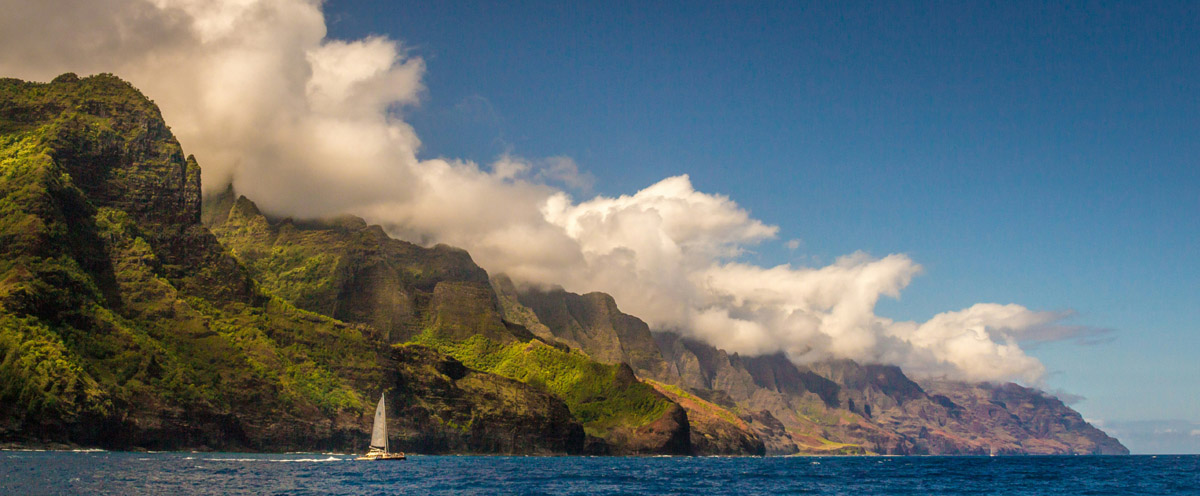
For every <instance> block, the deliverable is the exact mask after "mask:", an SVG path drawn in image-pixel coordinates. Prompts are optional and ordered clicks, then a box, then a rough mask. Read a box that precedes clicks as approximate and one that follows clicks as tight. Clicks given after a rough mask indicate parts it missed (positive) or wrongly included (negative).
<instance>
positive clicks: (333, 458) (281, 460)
mask: <svg viewBox="0 0 1200 496" xmlns="http://www.w3.org/2000/svg"><path fill="white" fill-rule="evenodd" d="M191 459H192V458H191V457H188V458H185V460H191ZM199 460H200V461H205V462H275V463H318V462H341V461H346V460H349V458H338V457H336V456H330V457H328V458H199Z"/></svg>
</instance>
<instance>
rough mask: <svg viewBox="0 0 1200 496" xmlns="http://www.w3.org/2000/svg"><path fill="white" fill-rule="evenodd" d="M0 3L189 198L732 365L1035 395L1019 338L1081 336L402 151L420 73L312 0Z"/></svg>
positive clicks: (714, 229)
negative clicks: (574, 300) (745, 360)
mask: <svg viewBox="0 0 1200 496" xmlns="http://www.w3.org/2000/svg"><path fill="white" fill-rule="evenodd" d="M6 3H10V4H14V5H8V6H6V9H7V13H6V15H5V16H3V18H0V44H2V45H3V46H4V47H5V49H4V50H3V53H2V54H0V74H3V75H6V76H15V77H22V78H27V79H38V80H47V79H49V78H52V77H54V76H55V75H57V74H59V73H62V72H66V71H74V72H79V73H93V72H112V73H115V74H117V75H119V76H121V77H123V78H126V79H128V80H130V81H131V82H132V83H133V84H134V85H135V86H137V87H139V88H140V89H142V91H143V92H145V93H146V94H147V95H148V96H150V97H151V98H153V99H154V100H155V101H156V102H157V103H158V104H159V105H160V106H161V108H162V111H163V114H164V116H165V118H166V120H167V122H168V123H170V124H171V125H172V126H174V128H173V130H174V132H175V133H176V135H177V136H178V137H179V139H180V141H181V142H182V144H183V146H184V148H185V150H187V151H189V152H190V153H194V154H195V155H196V156H197V158H198V159H199V161H200V163H201V165H202V166H203V168H204V177H203V182H204V185H205V187H206V188H208V189H209V190H216V189H220V188H223V187H224V186H225V185H226V184H228V183H229V182H230V181H232V183H233V184H234V185H235V188H236V189H237V190H238V191H239V192H240V193H243V194H245V195H247V196H249V197H251V198H253V199H254V200H255V201H256V202H257V203H258V204H259V205H260V206H261V207H262V208H263V209H264V210H266V211H268V212H271V213H274V214H280V215H292V216H298V217H312V216H324V215H333V214H340V213H352V214H356V215H360V216H362V217H364V218H366V219H367V220H368V221H370V222H372V223H378V224H382V225H384V226H385V227H386V228H387V229H388V230H389V231H390V232H391V233H392V234H393V235H396V236H398V237H401V238H404V239H408V240H412V241H417V242H421V243H437V242H441V243H448V244H452V245H456V246H461V247H463V248H466V249H467V250H469V251H470V252H471V254H472V256H473V257H474V258H475V259H476V261H477V262H479V264H480V265H481V266H483V267H484V268H486V269H488V270H489V271H492V272H506V273H508V274H510V275H511V276H512V277H513V278H514V279H516V280H518V281H523V282H524V283H527V284H536V285H549V284H561V285H563V286H564V287H566V288H567V289H569V290H572V291H577V292H586V291H605V292H608V293H610V294H612V295H614V297H615V298H616V299H617V301H618V303H619V304H620V305H621V307H622V309H623V310H625V311H627V312H629V313H632V314H634V315H637V316H639V317H642V318H643V319H646V320H648V321H649V322H650V323H651V324H652V325H654V326H658V327H663V328H673V329H678V330H680V331H682V332H688V333H692V334H694V335H695V336H697V337H700V338H702V339H704V340H706V341H708V342H710V343H712V344H714V345H716V346H719V347H722V348H725V349H728V350H730V351H736V352H741V353H749V354H757V353H769V352H775V351H784V352H786V353H788V354H789V356H791V357H792V358H793V359H794V360H797V361H805V360H812V359H819V358H822V357H827V356H840V357H849V358H854V359H858V360H862V361H868V362H886V363H895V364H899V365H901V366H903V367H905V368H906V370H909V371H912V372H915V373H918V374H925V375H938V376H948V377H957V378H965V379H971V380H1019V381H1022V382H1025V383H1037V382H1039V381H1040V380H1041V379H1042V377H1043V376H1044V374H1045V367H1044V366H1043V365H1042V364H1041V363H1040V362H1039V361H1038V360H1037V359H1035V358H1033V357H1031V356H1029V355H1027V354H1026V353H1025V352H1024V351H1023V350H1022V348H1021V343H1022V342H1023V341H1025V342H1039V341H1047V340H1063V339H1072V338H1076V337H1079V336H1085V335H1088V334H1089V333H1091V332H1092V331H1091V330H1089V329H1084V328H1079V327H1071V326H1063V325H1059V322H1061V321H1062V319H1064V318H1066V317H1068V316H1069V314H1065V313H1057V312H1036V311H1031V310H1029V309H1027V308H1025V307H1022V306H1020V305H1012V304H1010V305H995V304H978V305H974V306H972V307H970V308H967V309H964V310H960V311H952V312H946V313H942V314H939V315H937V316H935V317H933V318H932V319H930V320H929V321H927V322H923V323H919V322H894V321H891V320H889V319H886V318H883V317H879V316H877V315H875V313H874V309H875V305H876V303H877V302H878V300H879V298H880V297H883V296H888V297H898V296H899V294H900V291H901V290H903V289H904V288H905V287H906V286H907V285H908V284H909V282H910V281H911V280H912V278H913V277H914V276H916V275H917V274H919V273H920V271H921V268H920V266H919V265H918V264H917V263H916V262H914V261H913V260H911V259H910V258H909V257H907V256H905V255H900V254H894V255H889V256H885V257H882V258H875V257H871V256H869V255H866V254H862V253H855V254H851V255H847V256H845V257H842V258H840V259H838V260H837V261H836V262H835V263H833V264H832V265H829V266H826V267H816V268H810V267H794V266H789V265H780V266H776V267H769V268H768V267H759V266H754V265H750V264H746V263H744V262H741V261H739V256H740V255H741V254H742V253H743V252H744V251H745V250H747V249H748V248H749V247H752V246H754V245H755V244H757V243H760V242H762V241H764V240H770V239H774V238H775V237H776V236H777V235H778V231H779V229H778V228H777V227H775V226H771V225H768V224H765V223H763V222H762V221H760V220H757V219H755V218H753V217H752V216H751V215H750V213H749V212H747V211H746V210H745V209H743V208H741V207H740V206H738V204H737V203H736V202H735V201H734V200H733V199H730V198H728V197H725V196H722V195H720V194H714V193H706V192H700V191H696V190H695V188H694V187H693V185H692V184H691V182H690V180H689V179H688V177H687V176H676V177H669V178H665V179H663V180H661V181H659V182H658V183H656V184H653V185H650V186H648V187H646V188H644V189H642V190H641V191H637V192H635V193H632V194H627V195H622V196H618V197H615V198H613V197H595V198H591V199H586V200H578V199H575V198H573V197H572V196H571V195H570V194H568V193H567V192H566V191H564V190H563V189H561V188H560V187H559V186H565V187H567V188H571V190H572V191H581V190H582V191H586V190H587V189H588V187H589V186H590V184H591V181H592V178H591V177H590V176H589V175H588V174H586V172H582V171H580V170H579V168H578V166H577V165H576V164H575V163H574V162H573V161H572V160H571V159H570V158H568V157H550V158H545V159H535V160H530V159H525V158H521V157H516V156H505V157H500V158H499V159H498V160H497V161H496V162H495V163H493V164H486V165H482V166H481V165H480V164H476V163H473V162H469V161H461V160H454V159H433V160H421V159H419V158H418V150H419V149H420V146H421V142H420V139H419V138H418V136H417V133H416V132H415V131H414V129H413V128H412V127H411V126H410V125H408V124H407V123H406V122H405V121H404V110H405V108H406V107H407V106H411V105H416V104H418V103H419V101H420V99H421V95H422V93H423V92H424V91H425V88H424V87H423V84H422V78H423V75H424V72H425V64H424V62H423V60H422V59H421V58H420V57H419V56H415V55H413V54H412V53H411V52H409V51H408V50H407V49H406V48H405V47H404V46H403V45H401V44H400V43H398V42H396V41H394V40H391V39H388V38H384V37H370V38H365V39H360V40H349V41H346V40H332V39H328V38H326V27H325V19H324V16H323V14H322V12H321V9H320V2H318V1H305V0H223V1H205V0H127V1H118V0H98V1H83V0H79V1H68V0H52V1H46V2H6ZM797 234H801V233H797ZM794 244H795V245H796V246H798V245H799V241H796V242H795V243H794Z"/></svg>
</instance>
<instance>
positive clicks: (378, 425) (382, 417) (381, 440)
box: [371, 394, 388, 453]
mask: <svg viewBox="0 0 1200 496" xmlns="http://www.w3.org/2000/svg"><path fill="white" fill-rule="evenodd" d="M385 409H386V406H385V403H384V400H383V395H382V394H381V395H379V406H377V407H375V427H374V428H373V429H371V448H372V449H379V450H383V452H384V453H387V451H388V438H387V414H386V413H384V410H385Z"/></svg>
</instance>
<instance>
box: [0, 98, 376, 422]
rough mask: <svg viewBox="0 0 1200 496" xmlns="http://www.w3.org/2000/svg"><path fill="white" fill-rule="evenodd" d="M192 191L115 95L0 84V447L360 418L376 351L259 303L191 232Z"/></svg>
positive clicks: (142, 105)
mask: <svg viewBox="0 0 1200 496" xmlns="http://www.w3.org/2000/svg"><path fill="white" fill-rule="evenodd" d="M199 194H200V192H199V182H198V168H197V166H196V165H195V162H194V161H191V160H185V159H184V157H183V155H182V152H181V151H180V149H179V145H178V143H176V142H175V140H174V138H173V137H171V136H170V133H169V131H167V128H166V126H165V124H163V123H162V121H161V117H160V116H159V114H158V110H157V109H156V108H155V107H154V105H153V104H152V103H150V102H149V101H148V100H146V99H145V98H144V97H143V96H142V95H141V94H140V93H138V92H137V91H136V90H134V89H133V88H132V87H130V86H129V85H128V84H126V83H124V82H121V81H120V80H118V79H116V78H114V77H112V76H108V75H101V76H96V77H91V78H86V79H77V78H74V77H73V76H70V75H67V76H63V77H60V78H59V79H56V81H55V82H54V83H51V84H33V83H22V82H19V81H15V80H11V79H5V80H0V359H2V361H0V438H17V436H20V435H26V436H30V435H41V436H48V437H49V438H57V439H64V437H65V436H66V434H65V432H69V431H77V430H78V429H76V428H75V427H73V426H76V425H81V424H88V423H93V422H116V423H125V424H127V425H128V427H129V428H130V429H131V430H136V429H135V428H134V427H133V424H131V422H133V423H136V422H146V421H147V419H151V418H154V417H156V416H159V415H163V414H164V412H168V411H187V412H192V415H193V416H195V417H201V418H202V417H203V416H205V415H235V416H243V417H247V418H249V417H256V418H262V417H268V416H269V415H271V413H272V412H280V413H282V414H284V415H288V416H303V415H308V416H316V417H317V418H322V417H323V418H326V419H328V418H330V417H333V416H335V415H338V414H339V413H343V412H344V413H350V414H351V415H358V414H360V413H361V412H363V411H366V410H367V409H368V408H369V406H370V405H369V404H368V403H369V402H368V401H367V400H365V399H364V398H362V397H361V395H360V394H359V392H358V391H361V390H362V389H363V384H364V383H374V384H378V383H380V382H382V371H380V370H379V369H378V362H377V358H376V357H377V354H376V353H377V352H378V351H380V350H379V349H377V345H374V344H372V342H373V341H372V340H371V339H369V336H364V329H363V328H360V327H357V326H351V325H347V324H344V323H341V322H338V321H335V320H332V319H329V318H326V317H322V316H320V315H316V314H312V313H309V312H304V311H302V310H299V309H296V308H295V307H293V306H292V305H291V304H289V303H287V302H285V301H284V300H281V299H276V298H272V297H270V296H269V295H266V294H263V293H261V292H260V291H259V290H257V289H256V284H255V283H254V282H253V281H252V280H250V279H248V278H247V277H246V274H245V272H244V270H243V269H241V267H240V266H239V265H238V264H237V262H236V261H234V260H233V259H232V258H231V257H229V256H228V255H226V254H225V252H224V251H223V250H222V249H221V247H220V246H219V245H217V244H216V243H215V241H212V240H211V237H207V233H206V232H205V231H204V230H203V228H201V227H200V226H199V225H198V224H196V223H195V220H196V219H198V218H199ZM163 205H172V206H173V208H164V207H163ZM181 208H182V209H184V211H182V212H180V209H181ZM189 208H190V209H191V210H192V211H191V212H190V213H189V212H187V211H186V210H187V209H189ZM284 277H291V276H288V275H284ZM150 422H151V423H154V422H157V421H153V420H151V421H150ZM180 428H181V429H185V430H191V429H194V430H204V429H211V428H213V427H211V426H210V427H206V426H201V425H183V426H181V427H180ZM85 430H87V431H97V430H98V429H94V428H92V429H85ZM297 434H298V435H302V433H301V432H297ZM88 435H91V436H94V438H92V439H79V441H84V442H104V439H103V438H102V437H103V436H105V435H111V433H110V434H106V433H103V432H91V433H90V434H88ZM125 435H127V436H128V434H125ZM134 437H135V439H134V440H133V442H137V440H136V436H134ZM64 440H65V439H64ZM218 440H220V439H218ZM248 441H249V442H252V443H253V442H255V441H256V440H255V439H253V438H251V439H249V440H248ZM168 442H169V441H168ZM227 442H228V441H227ZM297 442H302V441H297Z"/></svg>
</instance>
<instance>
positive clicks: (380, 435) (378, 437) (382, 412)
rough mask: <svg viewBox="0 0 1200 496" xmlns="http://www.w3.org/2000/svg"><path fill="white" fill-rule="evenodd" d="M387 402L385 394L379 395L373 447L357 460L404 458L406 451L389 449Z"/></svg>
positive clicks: (372, 441)
mask: <svg viewBox="0 0 1200 496" xmlns="http://www.w3.org/2000/svg"><path fill="white" fill-rule="evenodd" d="M386 405H387V403H386V401H385V400H384V395H383V394H380V395H379V405H378V406H376V407H375V425H374V426H373V427H372V428H371V449H369V450H367V454H365V455H363V456H360V457H358V458H356V459H357V460H403V459H404V458H405V457H404V452H396V453H392V452H391V451H389V450H388V435H387V406H386Z"/></svg>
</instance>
